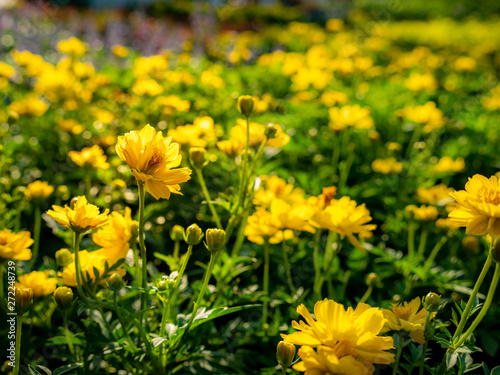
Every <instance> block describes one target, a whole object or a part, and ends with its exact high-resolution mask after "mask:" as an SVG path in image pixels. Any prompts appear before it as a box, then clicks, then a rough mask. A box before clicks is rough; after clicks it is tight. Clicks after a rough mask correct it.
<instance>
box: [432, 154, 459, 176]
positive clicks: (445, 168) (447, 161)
mask: <svg viewBox="0 0 500 375" xmlns="http://www.w3.org/2000/svg"><path fill="white" fill-rule="evenodd" d="M464 168H465V162H464V159H463V158H457V160H453V159H452V158H450V157H449V156H443V157H442V158H441V159H439V161H438V163H437V164H436V165H435V166H434V171H436V172H440V173H452V172H460V171H462V170H463V169H464Z"/></svg>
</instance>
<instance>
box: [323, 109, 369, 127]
mask: <svg viewBox="0 0 500 375" xmlns="http://www.w3.org/2000/svg"><path fill="white" fill-rule="evenodd" d="M329 114H330V124H329V127H330V128H331V129H332V130H336V131H339V130H342V129H344V128H346V127H348V126H354V127H356V128H358V129H371V128H373V125H374V122H373V119H372V118H371V116H370V110H369V109H368V108H366V107H365V108H361V106H359V105H358V104H356V105H352V106H351V105H345V106H343V107H341V108H338V107H333V108H330V110H329Z"/></svg>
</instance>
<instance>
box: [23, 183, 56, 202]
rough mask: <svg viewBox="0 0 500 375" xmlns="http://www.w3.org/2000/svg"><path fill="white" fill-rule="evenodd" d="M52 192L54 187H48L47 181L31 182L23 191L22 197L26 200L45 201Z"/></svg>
mask: <svg viewBox="0 0 500 375" xmlns="http://www.w3.org/2000/svg"><path fill="white" fill-rule="evenodd" d="M53 192H54V187H53V186H51V185H49V183H48V182H47V181H38V180H37V181H33V182H32V183H31V184H28V186H27V187H26V190H24V195H25V196H26V199H27V200H31V199H34V200H43V199H47V198H48V197H49V196H50V194H52V193H53Z"/></svg>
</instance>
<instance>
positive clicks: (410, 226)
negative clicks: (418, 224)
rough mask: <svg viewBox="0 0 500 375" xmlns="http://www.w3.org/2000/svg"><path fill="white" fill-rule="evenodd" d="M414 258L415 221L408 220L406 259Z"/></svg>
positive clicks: (412, 219)
mask: <svg viewBox="0 0 500 375" xmlns="http://www.w3.org/2000/svg"><path fill="white" fill-rule="evenodd" d="M414 256H415V219H414V218H413V217H411V218H410V221H409V223H408V258H410V259H412V258H413V257H414Z"/></svg>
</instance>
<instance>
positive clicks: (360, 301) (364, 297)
mask: <svg viewBox="0 0 500 375" xmlns="http://www.w3.org/2000/svg"><path fill="white" fill-rule="evenodd" d="M372 291H373V286H372V285H368V289H367V290H366V292H365V294H363V297H361V299H360V300H359V302H358V304H360V303H365V302H366V300H367V299H368V298H369V297H370V295H371V294H372Z"/></svg>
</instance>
